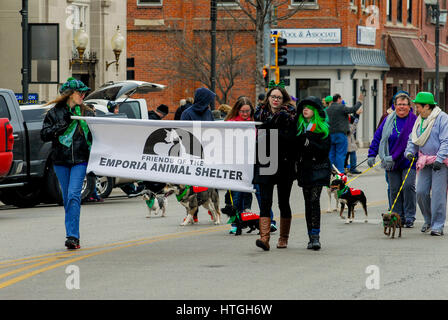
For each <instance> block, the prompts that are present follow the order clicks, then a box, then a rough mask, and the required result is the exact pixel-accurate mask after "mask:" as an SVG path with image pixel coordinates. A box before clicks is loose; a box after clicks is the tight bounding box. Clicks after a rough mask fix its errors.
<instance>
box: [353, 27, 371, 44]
mask: <svg viewBox="0 0 448 320" xmlns="http://www.w3.org/2000/svg"><path fill="white" fill-rule="evenodd" d="M375 42H376V29H375V28H372V27H365V26H358V36H357V41H356V43H357V44H363V45H366V46H374V45H375Z"/></svg>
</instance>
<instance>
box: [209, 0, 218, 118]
mask: <svg viewBox="0 0 448 320" xmlns="http://www.w3.org/2000/svg"><path fill="white" fill-rule="evenodd" d="M216 18H217V10H216V0H211V3H210V20H211V22H212V28H211V29H212V30H211V46H212V47H211V59H210V61H211V62H210V83H211V88H210V90H212V91H213V92H215V90H216ZM211 109H212V110H214V109H215V101H214V100H213V102H212V105H211Z"/></svg>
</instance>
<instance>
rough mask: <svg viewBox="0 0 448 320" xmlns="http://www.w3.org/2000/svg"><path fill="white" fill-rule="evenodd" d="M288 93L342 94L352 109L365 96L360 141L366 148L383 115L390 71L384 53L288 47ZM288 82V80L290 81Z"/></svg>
mask: <svg viewBox="0 0 448 320" xmlns="http://www.w3.org/2000/svg"><path fill="white" fill-rule="evenodd" d="M287 58H288V64H287V66H284V67H282V69H289V77H288V79H289V85H288V86H286V89H287V90H288V92H289V93H290V94H292V95H294V96H296V97H297V98H298V99H303V98H304V97H306V96H309V95H314V96H317V97H320V98H322V97H325V96H327V95H334V94H336V93H339V94H340V95H341V96H342V98H343V99H344V101H345V102H346V104H347V105H349V106H352V105H354V104H355V103H356V100H357V98H358V96H359V94H360V93H363V94H364V96H365V99H364V103H363V105H364V108H363V113H362V116H361V119H360V122H359V125H358V134H357V139H358V142H359V144H360V146H364V147H367V146H368V145H369V144H370V141H371V140H372V138H373V134H374V132H375V129H376V127H377V124H378V121H379V119H380V118H381V116H382V114H383V99H382V97H383V81H384V76H385V73H386V72H387V71H388V70H389V65H388V64H387V62H386V57H385V53H384V51H382V50H378V49H364V48H350V47H305V48H299V47H288V55H287ZM287 83H288V81H287Z"/></svg>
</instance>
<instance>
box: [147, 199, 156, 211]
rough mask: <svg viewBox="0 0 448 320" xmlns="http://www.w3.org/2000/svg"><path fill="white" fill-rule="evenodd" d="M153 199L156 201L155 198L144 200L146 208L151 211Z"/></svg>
mask: <svg viewBox="0 0 448 320" xmlns="http://www.w3.org/2000/svg"><path fill="white" fill-rule="evenodd" d="M155 199H156V198H151V199H149V200H146V205H147V206H148V208H149V209H151V208H152V206H153V205H154V200H155Z"/></svg>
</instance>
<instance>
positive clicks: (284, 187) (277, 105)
mask: <svg viewBox="0 0 448 320" xmlns="http://www.w3.org/2000/svg"><path fill="white" fill-rule="evenodd" d="M290 102H291V99H290V96H289V94H288V92H287V91H286V90H285V89H284V88H282V87H280V86H273V87H272V88H271V89H270V90H269V91H268V92H267V94H266V98H265V100H264V102H263V103H262V104H261V105H259V106H258V107H257V109H256V111H255V116H254V119H255V121H260V122H262V125H259V126H257V129H258V130H257V155H258V159H257V163H255V166H254V179H253V183H254V184H258V185H259V189H260V196H261V206H260V239H258V240H257V241H256V243H255V244H256V245H257V246H258V247H260V248H262V249H263V250H265V251H268V250H269V248H270V247H269V240H270V229H271V208H272V198H273V193H274V186H275V185H277V194H278V201H279V209H280V239H279V243H278V244H277V248H285V247H286V246H285V245H284V243H285V241H286V242H287V238H288V235H289V228H290V225H291V206H290V204H289V197H290V194H291V188H292V183H293V181H294V177H295V173H294V172H295V161H294V160H295V152H294V151H293V150H294V144H293V142H294V137H295V134H296V127H295V116H296V110H295V108H294V107H293V106H291V105H290ZM276 133H277V134H278V135H276ZM277 138H278V139H277ZM271 139H275V141H272V142H273V143H271ZM271 145H272V146H273V147H274V148H275V147H277V150H270V146H271ZM263 148H264V149H265V150H264V151H265V152H263V151H262V150H263ZM276 151H277V152H276ZM260 153H261V154H260ZM263 155H264V156H269V157H270V162H269V163H268V164H263V163H262V162H263V161H260V156H263ZM261 160H262V159H261ZM274 169H275V170H274ZM271 171H272V172H271Z"/></svg>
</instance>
